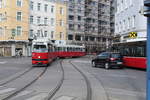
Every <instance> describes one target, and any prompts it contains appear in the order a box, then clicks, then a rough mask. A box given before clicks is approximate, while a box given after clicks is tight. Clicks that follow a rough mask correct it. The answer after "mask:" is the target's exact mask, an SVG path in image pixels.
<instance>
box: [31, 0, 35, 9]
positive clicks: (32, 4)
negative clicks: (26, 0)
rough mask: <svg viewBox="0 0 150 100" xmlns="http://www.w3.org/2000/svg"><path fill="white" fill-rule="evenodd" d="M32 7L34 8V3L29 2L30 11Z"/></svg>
mask: <svg viewBox="0 0 150 100" xmlns="http://www.w3.org/2000/svg"><path fill="white" fill-rule="evenodd" d="M33 7H34V2H33V1H31V2H30V9H31V10H33Z"/></svg>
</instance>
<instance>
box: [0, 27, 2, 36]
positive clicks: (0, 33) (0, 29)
mask: <svg viewBox="0 0 150 100" xmlns="http://www.w3.org/2000/svg"><path fill="white" fill-rule="evenodd" d="M0 35H3V28H2V27H0Z"/></svg>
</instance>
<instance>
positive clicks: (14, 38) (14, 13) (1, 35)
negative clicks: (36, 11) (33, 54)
mask: <svg viewBox="0 0 150 100" xmlns="http://www.w3.org/2000/svg"><path fill="white" fill-rule="evenodd" d="M28 4H29V2H28V0H0V56H15V55H16V52H19V51H20V52H22V54H23V55H27V44H28V34H29V33H28V30H29V20H28V18H29V5H28Z"/></svg>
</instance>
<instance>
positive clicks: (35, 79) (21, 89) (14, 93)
mask: <svg viewBox="0 0 150 100" xmlns="http://www.w3.org/2000/svg"><path fill="white" fill-rule="evenodd" d="M46 70H47V67H45V68H44V69H43V70H42V72H41V73H39V74H38V75H37V76H36V77H35V78H34V79H33V80H31V81H30V82H28V83H27V84H25V85H24V86H22V87H21V88H19V89H17V90H16V91H14V92H13V93H11V94H9V95H8V96H6V97H4V98H2V99H1V100H9V99H10V98H12V97H14V96H16V95H17V94H18V93H20V92H22V91H24V90H25V89H26V88H27V87H29V86H31V85H32V84H33V83H35V82H36V81H37V80H38V79H39V78H40V77H41V76H42V75H43V74H44V73H45V72H46ZM27 72H29V71H27ZM27 72H25V73H27ZM25 73H24V74H25ZM24 74H23V75H24ZM17 78H19V77H17ZM15 79H16V78H15ZM15 79H13V80H9V81H8V82H12V81H14V80H15ZM8 82H6V83H5V84H7V83H8Z"/></svg>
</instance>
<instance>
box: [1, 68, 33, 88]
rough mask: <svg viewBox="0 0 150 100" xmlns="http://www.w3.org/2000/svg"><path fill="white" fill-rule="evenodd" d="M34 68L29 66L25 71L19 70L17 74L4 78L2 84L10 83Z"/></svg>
mask: <svg viewBox="0 0 150 100" xmlns="http://www.w3.org/2000/svg"><path fill="white" fill-rule="evenodd" d="M32 69H33V67H30V68H27V69H25V70H24V71H21V72H18V73H17V74H15V75H13V76H12V77H8V78H7V79H3V80H1V81H0V86H2V85H5V84H8V83H10V82H12V81H14V80H16V79H18V78H20V77H21V76H23V75H25V74H27V73H28V72H30V71H31V70H32Z"/></svg>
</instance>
